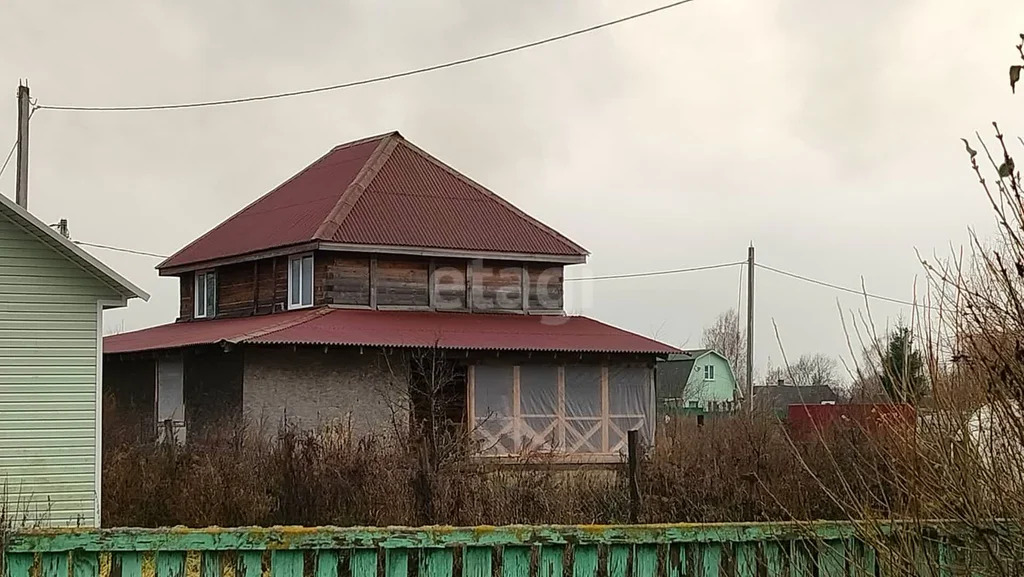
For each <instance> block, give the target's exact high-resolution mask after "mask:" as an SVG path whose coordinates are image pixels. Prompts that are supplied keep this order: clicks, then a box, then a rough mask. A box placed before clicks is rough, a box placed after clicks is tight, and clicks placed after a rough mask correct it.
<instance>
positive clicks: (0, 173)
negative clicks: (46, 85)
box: [0, 98, 39, 176]
mask: <svg viewBox="0 0 1024 577" xmlns="http://www.w3.org/2000/svg"><path fill="white" fill-rule="evenodd" d="M31 104H32V110H30V111H29V113H28V119H29V120H32V116H33V115H35V113H36V110H38V109H39V107H38V106H36V105H35V99H34V98H33V99H32V102H31ZM19 142H21V139H20V138H15V139H14V144H12V145H11V151H10V152H8V153H7V158H5V159H4V164H3V166H0V176H3V175H4V171H5V170H7V163H8V162H10V161H11V157H12V156H14V151H15V150H17V149H18V143H19Z"/></svg>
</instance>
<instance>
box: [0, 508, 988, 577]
mask: <svg viewBox="0 0 1024 577" xmlns="http://www.w3.org/2000/svg"><path fill="white" fill-rule="evenodd" d="M949 525H950V524H944V523H937V522H932V523H925V524H924V527H923V532H924V533H925V534H924V535H922V534H920V533H919V532H918V531H919V530H918V528H916V527H910V523H907V524H900V523H881V524H878V526H870V525H869V524H867V523H846V522H820V521H819V522H813V521H812V522H799V523H793V522H773V523H746V524H743V523H731V524H714V523H707V524H660V525H515V526H507V527H386V528H385V527H381V528H378V527H350V528H336V527H322V528H309V527H273V528H244V529H222V528H218V527H215V528H211V529H185V528H180V527H176V528H168V529H108V530H104V531H97V530H78V531H75V530H71V531H61V532H52V531H25V532H13V533H12V534H11V535H10V536H9V539H8V543H7V547H6V556H5V557H6V558H5V561H6V565H7V573H6V576H5V577H35V576H38V577H58V576H59V577H67V576H68V575H69V570H70V573H71V574H73V575H76V576H78V575H92V576H97V575H98V576H99V577H115V576H116V577H164V576H178V577H210V576H218V577H220V576H227V575H233V576H239V577H242V576H246V577H248V576H260V575H262V576H264V577H301V576H306V577H342V576H345V577H377V576H378V575H388V576H389V577H391V576H394V577H407V576H411V575H419V576H421V577H454V576H455V575H462V576H486V577H491V576H492V575H506V576H511V577H542V576H543V577H549V576H555V575H562V576H566V577H568V576H580V577H583V576H586V577H597V576H599V575H600V576H606V577H626V576H636V577H647V576H654V575H668V576H674V577H677V576H682V575H701V576H704V575H707V576H714V577H745V576H754V575H758V576H763V577H783V576H790V575H792V576H803V575H815V576H818V577H847V576H852V575H871V576H875V575H877V576H878V577H896V576H898V575H904V574H906V571H905V568H904V567H903V565H901V564H898V563H897V564H894V563H885V562H882V561H881V557H882V556H881V555H879V553H880V551H878V550H876V549H875V548H874V547H872V546H871V545H869V544H868V543H871V542H879V543H883V544H886V543H890V542H891V543H893V544H894V546H895V551H896V552H898V553H903V552H904V547H905V548H910V547H915V546H916V543H921V544H922V545H921V546H920V550H921V551H923V553H922V555H923V558H922V563H923V564H925V568H926V569H931V571H922V572H920V574H922V575H924V574H934V575H954V574H955V575H961V574H963V575H972V574H977V575H984V574H990V573H994V572H995V571H994V569H995V567H994V566H995V565H996V562H994V561H985V560H982V561H981V562H975V561H974V560H973V559H972V558H971V556H970V555H969V548H970V545H969V544H964V543H962V542H958V541H957V540H956V537H955V536H956V535H957V531H960V532H961V534H962V532H963V531H964V528H963V527H959V526H949ZM904 527H910V528H907V529H905V528H904ZM904 543H906V545H904ZM925 543H927V544H928V546H927V547H926V546H924V544H925ZM884 546H885V545H883V547H884ZM999 562H1000V563H1001V562H1003V561H1002V560H1001V559H1000V560H999ZM1000 568H1001V567H1000Z"/></svg>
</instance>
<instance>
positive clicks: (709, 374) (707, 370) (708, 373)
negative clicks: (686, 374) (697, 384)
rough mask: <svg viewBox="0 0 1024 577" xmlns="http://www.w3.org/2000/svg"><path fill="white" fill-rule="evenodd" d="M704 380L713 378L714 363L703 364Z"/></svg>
mask: <svg viewBox="0 0 1024 577" xmlns="http://www.w3.org/2000/svg"><path fill="white" fill-rule="evenodd" d="M704 380H705V381H713V380H715V365H704Z"/></svg>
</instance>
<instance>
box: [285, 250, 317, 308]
mask: <svg viewBox="0 0 1024 577" xmlns="http://www.w3.org/2000/svg"><path fill="white" fill-rule="evenodd" d="M307 258H308V259H309V302H308V303H304V302H302V296H303V295H302V294H299V295H296V294H295V291H294V290H293V288H292V287H293V286H294V285H293V283H292V276H293V273H292V271H293V270H294V268H293V267H294V265H293V264H292V263H294V262H296V261H298V262H299V263H300V264H299V271H300V276H299V293H301V292H302V276H301V272H302V269H303V267H302V264H301V263H302V262H304V261H305V259H307ZM315 265H316V263H315V262H314V261H313V253H311V252H307V253H303V254H296V255H292V256H290V257H288V310H295V309H307V308H309V307H311V306H313V275H314V270H315Z"/></svg>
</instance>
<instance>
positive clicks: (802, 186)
mask: <svg viewBox="0 0 1024 577" xmlns="http://www.w3.org/2000/svg"><path fill="white" fill-rule="evenodd" d="M661 3H665V0H661V1H659V2H656V1H651V0H645V1H642V2H641V1H633V2H628V3H627V2H624V1H619V2H612V1H610V0H604V1H596V0H595V1H587V0H575V1H563V2H549V1H540V0H517V1H508V0H502V1H498V0H434V1H416V2H413V1H402V2H390V3H382V2H371V1H368V0H366V1H353V2H342V1H336V2H327V1H317V2H301V3H283V2H271V1H267V0H262V1H253V2H247V3H244V4H236V3H227V2H202V1H198V0H189V1H181V0H174V1H171V0H163V1H149V2H138V1H127V0H125V1H102V2H89V3H67V2H62V3H59V4H58V3H51V2H40V1H38V0H24V1H23V0H13V1H12V0H5V1H4V2H3V3H2V4H0V22H4V23H5V24H7V25H6V26H5V27H4V31H3V34H0V55H2V56H0V81H2V82H6V83H7V89H3V90H0V94H2V95H3V96H2V97H0V136H2V138H0V145H2V146H3V153H4V155H6V152H7V150H8V146H10V144H12V143H13V142H14V138H15V124H16V99H15V92H16V88H17V84H18V79H19V78H28V79H29V80H30V84H31V88H32V94H33V96H34V97H35V98H37V99H38V102H39V103H40V104H82V105H132V104H154V103H165V102H181V101H193V100H204V99H219V98H230V97H236V96H245V95H253V94H262V93H268V92H276V91H283V90H293V89H301V88H307V87H313V86H319V85H324V84H332V83H338V82H344V81H349V80H356V79H360V78H364V77H368V76H375V75H379V74H384V73H390V72H397V71H401V70H405V69H409V68H416V67H420V66H425V65H431V64H435V63H438V62H442V61H446V60H452V59H458V58H462V57H466V56H471V55H474V54H477V53H481V52H487V51H491V50H495V49H500V48H504V47H507V46H511V45H514V44H519V43H522V42H527V41H531V40H536V39H539V38H543V37H547V36H551V35H555V34H559V33H562V32H565V31H568V30H571V29H574V28H579V27H583V26H588V25H591V24H594V23H598V22H601V21H604V20H609V19H612V18H616V17H619V16H623V15H626V14H628V13H632V12H637V11H640V10H642V9H644V8H647V7H653V6H656V5H658V4H661ZM243 6H244V7H243ZM1022 31H1024V2H1020V1H1019V0H987V1H985V2H965V1H962V0H900V1H898V2H893V1H892V0H862V1H859V2H823V1H821V0H756V1H755V0H694V1H693V2H691V3H690V4H686V5H684V6H681V7H678V8H673V9H672V10H669V11H666V12H662V13H660V14H657V15H654V16H650V17H647V18H643V19H640V20H636V21H632V22H629V23H626V24H623V25H620V26H617V27H615V28H612V29H608V30H603V31H599V32H596V33H593V34H590V35H586V36H583V37H577V38H574V39H570V40H567V41H564V42H560V43H557V44H553V45H548V46H544V47H540V48H537V49H533V50H530V51H526V52H520V53H517V54H513V55H509V56H504V57H501V58H498V59H494V60H490V61H485V62H480V63H475V64H469V65H466V66H462V67H459V68H455V69H448V70H443V71H439V72H434V73H430V74H427V75H424V76H419V77H415V78H407V79H402V80H396V81H392V82H386V83H382V84H377V85H372V86H365V87H360V88H354V89H350V90H345V91H339V92H333V93H327V94H320V95H314V96H306V97H300V98H291V99H285V100H278V101H273V102H263V103H255V104H245V105H238V106H231V107H218V108H212V109H203V110H186V111H167V112H134V113H129V112H121V113H113V112H110V113H97V112H91V113H90V112H59V111H51V110H41V111H39V112H38V113H37V114H36V116H35V117H34V118H33V119H32V136H31V147H32V149H31V161H32V166H31V189H30V190H31V198H30V209H31V210H32V212H34V213H35V214H36V215H37V216H39V217H40V218H42V219H43V220H45V221H48V222H49V221H56V220H57V219H59V218H61V217H63V218H67V219H68V220H69V224H70V229H71V234H72V237H73V238H75V239H78V240H84V241H89V242H95V243H103V244H110V245H117V246H123V247H129V248H134V249H139V250H144V251H151V252H156V253H160V254H170V253H172V252H174V251H175V250H177V249H178V248H180V247H182V246H184V245H185V244H186V243H188V242H190V241H191V240H192V239H194V238H195V237H197V236H199V235H200V234H202V233H203V232H205V231H206V230H208V229H210V228H211V227H213V226H215V225H216V224H218V223H219V222H221V221H222V220H223V219H225V218H226V217H228V216H230V215H231V214H232V213H234V212H235V211H237V210H238V209H240V208H241V207H243V206H244V205H246V204H248V203H249V202H251V201H252V200H253V199H255V198H257V197H258V196H260V195H262V194H264V193H265V192H267V191H268V190H270V189H271V188H273V187H274V186H276V185H277V184H278V183H280V182H281V181H283V180H284V179H286V178H288V177H289V176H291V175H292V174H294V173H295V172H297V171H298V170H300V169H301V168H302V167H304V166H305V165H307V164H308V163H309V162H311V161H312V160H313V159H315V158H317V157H319V156H320V155H322V154H323V153H324V152H326V151H327V150H328V149H329V148H330V147H332V146H334V145H335V144H338V143H342V142H346V141H350V140H353V139H357V138H360V137H363V136H367V135H371V134H377V133H381V132H385V131H389V130H399V131H401V132H402V134H403V135H405V136H406V137H407V138H408V139H409V140H411V141H412V142H414V143H416V144H417V145H419V146H420V147H422V148H424V149H426V150H428V151H430V152H431V153H432V154H434V155H435V156H438V157H439V158H441V159H442V160H443V161H445V162H447V163H448V164H450V165H452V166H453V167H455V168H456V169H458V170H460V171H462V172H464V173H465V174H467V175H468V176H470V177H471V178H473V179H475V180H477V181H479V182H481V183H482V184H484V185H485V186H487V187H489V188H490V189H492V190H493V191H495V192H496V193H498V194H500V195H502V196H504V197H505V198H507V199H508V200H510V201H512V202H513V203H515V204H516V205H518V206H519V207H521V208H522V209H524V210H525V211H527V212H529V213H530V214H532V215H534V216H536V217H537V218H539V219H541V220H542V221H544V222H546V223H548V224H550V225H552V226H553V227H555V228H557V229H558V230H560V231H561V232H563V233H564V234H566V235H567V236H569V237H570V238H572V239H573V240H575V241H576V242H578V243H580V244H581V245H583V246H584V247H586V248H587V249H589V250H590V251H591V253H592V257H591V260H590V263H589V264H588V265H586V266H574V267H570V268H569V269H568V271H567V276H570V277H572V276H575V277H580V276H589V275H603V274H613V273H620V272H636V271H644V270H661V269H673V268H682V267H688V266H697V265H705V264H714V263H720V262H730V261H738V260H742V259H745V258H746V250H747V245H748V244H749V243H750V242H753V243H754V245H755V246H756V249H757V257H758V260H759V261H760V262H763V263H764V264H767V265H771V266H774V267H778V268H782V269H786V270H790V271H792V272H795V273H799V274H802V275H805V276H810V277H814V278H818V279H822V280H825V281H828V282H832V283H836V284H841V285H846V286H850V287H859V286H860V283H861V278H862V277H863V279H864V282H865V283H866V285H867V287H868V289H869V290H870V291H873V292H876V293H881V294H885V295H889V296H892V297H895V298H901V299H911V298H913V296H914V284H915V279H916V282H917V283H918V286H919V288H920V287H921V285H922V283H923V280H924V279H923V270H922V268H921V266H920V264H919V262H918V260H917V257H916V256H915V249H917V250H920V251H921V252H922V253H925V254H931V253H932V252H933V251H938V252H939V253H941V254H948V253H949V250H950V246H951V245H952V246H953V247H959V246H961V245H962V244H964V242H965V241H966V239H967V235H966V229H967V227H968V226H973V227H976V228H978V229H979V230H980V231H983V232H984V231H988V230H991V225H990V223H991V217H990V215H989V213H988V212H987V211H986V208H985V201H984V198H983V197H982V196H981V195H980V192H979V189H978V185H977V183H976V180H975V179H974V178H972V174H971V173H970V172H969V170H968V166H967V163H966V158H965V156H964V153H963V147H962V144H961V143H960V141H959V140H958V139H959V137H961V136H967V135H970V134H971V133H972V132H973V131H974V130H981V131H983V132H984V131H985V130H986V127H988V126H989V124H988V123H989V122H990V121H992V120H998V121H1000V122H1001V123H1002V126H1003V127H1004V129H1005V130H1006V131H1007V132H1008V133H1010V134H1022V133H1024V95H1017V97H1016V98H1014V97H1013V95H1011V94H1010V92H1009V90H1008V81H1007V72H1006V70H1007V67H1008V65H1009V64H1010V63H1011V61H1012V58H1013V57H1014V55H1015V51H1014V48H1013V44H1014V43H1015V42H1016V41H1017V40H1018V37H1017V34H1018V33H1020V32H1022ZM4 135H5V136H4ZM14 175H15V171H14V169H13V166H10V167H8V170H7V171H6V172H5V173H4V175H3V176H2V178H0V191H2V192H3V193H5V194H8V195H9V196H13V195H14ZM93 253H94V254H95V255H97V256H98V257H100V258H102V259H103V260H104V261H105V262H107V263H108V264H110V265H111V266H112V267H113V268H115V269H116V270H118V271H119V272H121V273H122V274H124V275H125V276H127V277H128V278H129V279H131V280H132V281H134V282H136V283H137V284H139V285H140V286H142V287H143V288H144V289H145V290H147V291H149V292H150V294H151V295H152V298H151V299H150V301H149V302H148V303H143V302H133V303H132V304H131V306H130V307H128V308H127V309H123V310H120V311H115V312H111V313H108V315H107V327H106V328H107V330H108V331H110V330H132V329H137V328H142V327H146V326H151V325H155V324H161V323H165V322H170V321H173V319H174V318H175V316H176V312H177V298H178V286H177V282H176V280H175V279H168V278H160V277H158V276H157V274H156V271H155V270H154V269H153V266H154V265H155V264H157V262H158V260H157V259H152V258H147V257H142V256H133V255H125V254H119V253H113V252H108V251H103V250H95V251H93ZM739 272H740V269H738V268H731V269H725V270H716V271H709V272H698V273H690V274H680V275H672V276H663V277H654V278H646V279H630V280H616V281H602V282H590V283H577V284H575V285H573V288H572V289H571V291H570V296H569V302H568V303H567V308H568V309H569V310H570V312H575V313H583V314H587V315H590V316H593V317H595V318H598V319H600V320H603V321H606V322H609V323H612V324H615V325H618V326H621V327H624V328H627V329H631V330H634V331H637V332H640V333H644V334H647V335H650V336H657V337H658V338H660V339H661V340H664V341H666V342H669V343H672V344H675V345H679V346H697V345H699V344H700V334H701V330H702V328H703V327H704V326H705V325H706V324H708V323H709V322H710V321H711V320H712V319H713V318H714V317H715V316H716V315H717V314H718V313H719V312H721V311H723V310H725V309H727V308H729V307H735V306H736V304H737V300H738V296H739V282H740V276H739ZM756 282H757V289H756V292H755V294H756V298H757V304H756V308H755V310H756V313H757V314H756V319H757V329H756V331H755V335H756V343H757V347H756V352H757V359H758V365H759V366H761V367H763V366H764V364H765V363H766V362H767V361H768V360H769V359H770V360H771V362H772V363H774V364H779V363H780V362H781V355H780V352H779V346H778V342H777V340H776V337H775V331H774V328H773V321H774V322H775V323H776V324H777V325H778V328H779V331H780V333H781V337H782V341H783V344H784V345H785V348H786V354H787V355H788V356H789V357H790V358H793V357H796V356H798V355H799V354H801V353H816V352H823V353H828V354H832V355H837V356H839V355H843V356H848V354H847V352H846V351H847V346H846V337H845V336H844V333H843V328H842V326H841V323H840V319H839V312H838V311H839V307H840V306H841V307H843V308H844V309H845V310H851V309H852V310H854V311H862V310H863V309H864V304H863V301H862V299H860V298H859V297H857V296H854V295H844V294H842V293H838V292H835V291H832V290H829V289H826V288H822V287H818V286H813V285H810V284H805V283H801V282H800V281H797V280H793V279H789V278H784V277H778V276H775V275H773V274H772V273H769V272H765V271H759V272H758V274H757V277H756ZM871 313H872V315H873V317H874V319H875V322H876V324H878V325H879V327H880V328H884V325H885V324H886V322H892V321H893V320H894V319H896V318H897V317H898V316H899V315H901V314H902V315H904V316H906V317H909V315H910V313H909V310H907V309H904V308H901V307H899V306H897V305H891V304H886V303H880V302H875V303H872V306H871Z"/></svg>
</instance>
